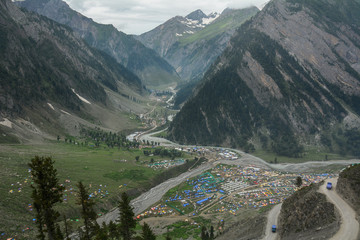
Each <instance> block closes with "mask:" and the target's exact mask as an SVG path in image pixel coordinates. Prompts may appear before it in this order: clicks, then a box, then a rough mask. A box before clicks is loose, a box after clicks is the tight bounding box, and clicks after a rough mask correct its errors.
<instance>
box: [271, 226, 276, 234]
mask: <svg viewBox="0 0 360 240" xmlns="http://www.w3.org/2000/svg"><path fill="white" fill-rule="evenodd" d="M271 231H272V232H273V233H274V232H276V225H272V227H271Z"/></svg>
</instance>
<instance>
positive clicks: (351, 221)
mask: <svg viewBox="0 0 360 240" xmlns="http://www.w3.org/2000/svg"><path fill="white" fill-rule="evenodd" d="M337 180H338V179H337V178H332V179H328V180H327V181H325V182H331V183H332V186H333V189H332V190H327V189H326V184H323V185H322V186H321V187H320V189H319V192H320V193H323V194H325V195H326V198H327V200H328V201H329V202H331V203H333V204H334V205H335V207H336V208H337V209H338V210H339V213H340V215H341V225H340V229H339V231H338V232H337V233H336V234H335V235H334V236H333V237H332V238H331V240H343V239H346V240H356V239H358V236H359V222H358V221H357V220H356V213H355V211H354V209H352V207H350V206H349V204H347V202H345V201H344V200H343V199H342V198H341V197H340V195H339V194H338V193H337V192H336V190H335V189H336V183H337Z"/></svg>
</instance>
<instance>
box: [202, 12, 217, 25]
mask: <svg viewBox="0 0 360 240" xmlns="http://www.w3.org/2000/svg"><path fill="white" fill-rule="evenodd" d="M218 17H220V14H218V13H212V14H210V15H209V16H208V17H207V18H203V19H202V23H203V24H205V25H209V24H210V23H212V22H213V21H214V20H215V19H217V18H218Z"/></svg>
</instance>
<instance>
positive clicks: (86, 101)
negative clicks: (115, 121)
mask: <svg viewBox="0 0 360 240" xmlns="http://www.w3.org/2000/svg"><path fill="white" fill-rule="evenodd" d="M71 90H72V91H73V93H75V94H76V96H77V97H78V98H79V99H80V100H81V101H83V102H84V103H87V104H91V102H89V101H88V100H86V99H85V98H83V97H82V96H80V95H79V94H77V93H76V92H75V89H73V88H72V89H71Z"/></svg>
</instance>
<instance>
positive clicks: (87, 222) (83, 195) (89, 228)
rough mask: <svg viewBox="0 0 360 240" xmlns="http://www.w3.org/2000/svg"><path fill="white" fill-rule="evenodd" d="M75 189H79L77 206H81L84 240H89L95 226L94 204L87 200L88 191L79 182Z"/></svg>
mask: <svg viewBox="0 0 360 240" xmlns="http://www.w3.org/2000/svg"><path fill="white" fill-rule="evenodd" d="M77 187H78V188H79V190H78V194H79V195H78V201H77V204H79V205H81V216H82V218H83V219H84V230H85V233H84V239H86V240H90V239H91V235H92V234H93V232H94V228H95V225H96V213H95V211H94V208H93V207H94V204H95V203H94V201H93V200H92V199H90V198H89V193H88V190H87V189H86V187H85V186H84V184H83V183H82V182H81V181H80V182H79V183H78V184H77Z"/></svg>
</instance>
